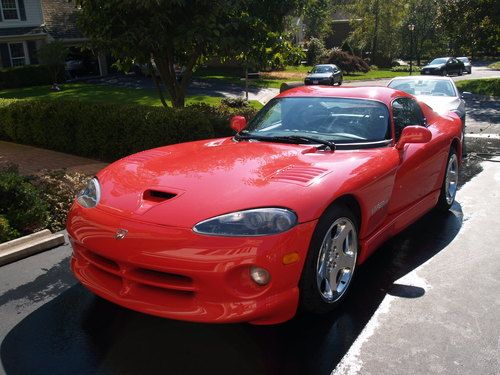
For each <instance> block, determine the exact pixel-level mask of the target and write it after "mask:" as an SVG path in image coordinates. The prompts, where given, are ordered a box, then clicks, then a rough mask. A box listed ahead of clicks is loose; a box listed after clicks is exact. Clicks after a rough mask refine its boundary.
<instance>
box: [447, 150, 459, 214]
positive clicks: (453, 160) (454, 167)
mask: <svg viewBox="0 0 500 375" xmlns="http://www.w3.org/2000/svg"><path fill="white" fill-rule="evenodd" d="M457 188H458V158H457V154H455V153H453V154H451V155H450V159H449V160H448V167H447V168H446V182H445V193H446V203H448V204H449V205H451V204H452V203H453V201H454V200H455V195H456V194H457Z"/></svg>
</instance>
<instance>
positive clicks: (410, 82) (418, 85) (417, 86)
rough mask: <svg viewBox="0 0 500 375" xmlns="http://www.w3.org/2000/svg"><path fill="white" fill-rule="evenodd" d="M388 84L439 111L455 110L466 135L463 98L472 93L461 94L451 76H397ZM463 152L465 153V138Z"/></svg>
mask: <svg viewBox="0 0 500 375" xmlns="http://www.w3.org/2000/svg"><path fill="white" fill-rule="evenodd" d="M387 86H388V87H391V88H393V89H396V90H401V91H404V92H406V93H408V94H411V95H414V96H415V97H416V98H417V99H418V100H419V101H421V102H424V103H425V104H427V105H428V106H429V107H431V108H432V109H433V110H434V111H435V112H437V113H448V112H449V111H453V112H455V113H456V114H457V115H458V117H460V119H461V120H462V134H463V136H464V137H465V101H464V99H463V98H464V96H467V95H471V94H470V93H469V92H464V93H462V94H460V92H459V91H458V89H457V86H455V82H453V80H452V79H451V78H449V77H436V76H406V77H396V78H393V79H392V80H391V81H390V82H389V83H388V84H387ZM463 153H464V154H465V139H464V141H463Z"/></svg>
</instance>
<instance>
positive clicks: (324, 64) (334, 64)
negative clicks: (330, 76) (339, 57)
mask: <svg viewBox="0 0 500 375" xmlns="http://www.w3.org/2000/svg"><path fill="white" fill-rule="evenodd" d="M317 66H337V65H335V64H316V65H314V67H317Z"/></svg>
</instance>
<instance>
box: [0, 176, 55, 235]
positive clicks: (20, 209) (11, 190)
mask: <svg viewBox="0 0 500 375" xmlns="http://www.w3.org/2000/svg"><path fill="white" fill-rule="evenodd" d="M47 219H48V210H47V204H46V203H45V202H44V201H43V200H42V198H41V197H40V194H39V192H38V190H37V189H36V188H35V187H34V186H33V185H31V184H30V183H29V181H28V180H27V178H26V177H23V176H21V175H19V173H18V171H17V168H15V167H11V166H9V167H6V168H3V169H1V170H0V232H1V233H0V241H1V242H3V241H8V240H10V239H12V238H15V237H17V236H19V235H25V234H28V233H32V232H34V231H36V230H39V229H43V228H44V227H45V224H46V223H47Z"/></svg>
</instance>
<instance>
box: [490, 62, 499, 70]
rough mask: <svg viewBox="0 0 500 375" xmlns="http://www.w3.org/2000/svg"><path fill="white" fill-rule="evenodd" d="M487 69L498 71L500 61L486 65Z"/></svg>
mask: <svg viewBox="0 0 500 375" xmlns="http://www.w3.org/2000/svg"><path fill="white" fill-rule="evenodd" d="M488 68H490V69H497V70H500V61H497V62H494V63H492V64H490V65H488Z"/></svg>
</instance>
